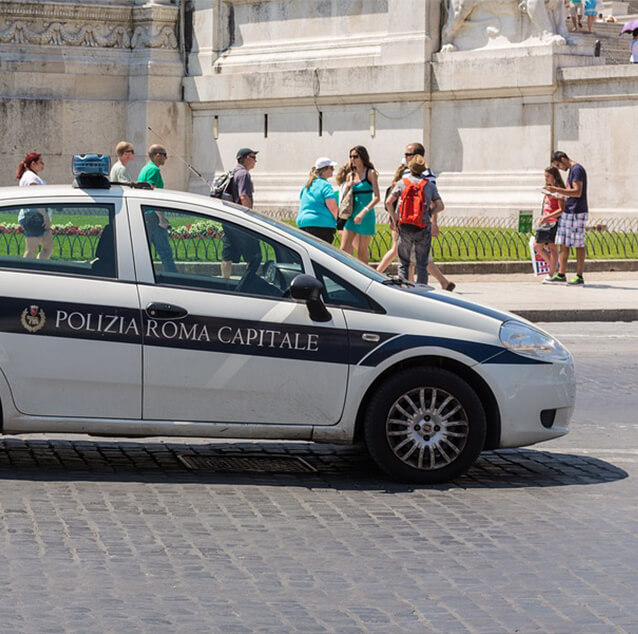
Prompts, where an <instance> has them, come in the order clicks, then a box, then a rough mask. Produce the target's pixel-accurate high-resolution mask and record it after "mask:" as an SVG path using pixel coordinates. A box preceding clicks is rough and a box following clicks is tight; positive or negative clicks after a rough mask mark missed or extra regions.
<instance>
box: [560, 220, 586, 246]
mask: <svg viewBox="0 0 638 634" xmlns="http://www.w3.org/2000/svg"><path fill="white" fill-rule="evenodd" d="M586 223H587V214H566V213H564V212H563V214H562V215H561V217H560V218H559V219H558V230H557V232H556V239H555V240H554V242H555V243H556V244H563V245H565V246H566V247H577V248H578V247H584V246H585V224H586Z"/></svg>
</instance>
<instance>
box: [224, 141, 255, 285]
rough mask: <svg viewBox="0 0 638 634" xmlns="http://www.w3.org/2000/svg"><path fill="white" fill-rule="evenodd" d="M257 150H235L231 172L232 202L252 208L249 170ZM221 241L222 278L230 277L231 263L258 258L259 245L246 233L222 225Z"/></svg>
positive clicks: (245, 148) (251, 186) (251, 183)
mask: <svg viewBox="0 0 638 634" xmlns="http://www.w3.org/2000/svg"><path fill="white" fill-rule="evenodd" d="M257 153H258V151H257V150H251V149H250V148H247V147H243V148H240V149H239V150H237V165H236V166H235V169H234V170H233V179H232V181H231V184H230V191H231V194H232V197H233V202H235V203H237V204H238V205H243V206H244V207H248V209H252V208H253V179H252V178H251V176H250V173H249V172H250V170H251V169H253V168H254V167H255V165H256V164H257ZM223 229H224V236H223V239H222V262H221V273H222V277H226V278H228V277H230V275H231V271H232V266H233V262H240V261H241V259H242V258H243V259H244V262H246V263H247V264H248V263H249V262H251V261H253V260H255V258H257V257H258V256H259V243H258V242H257V241H256V240H255V239H254V238H252V236H250V235H249V234H248V232H246V231H244V230H242V229H239V228H236V227H233V226H231V225H229V224H227V223H223Z"/></svg>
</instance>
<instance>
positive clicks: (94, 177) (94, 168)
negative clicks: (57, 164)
mask: <svg viewBox="0 0 638 634" xmlns="http://www.w3.org/2000/svg"><path fill="white" fill-rule="evenodd" d="M72 168H73V176H75V181H74V182H73V185H74V186H75V187H81V188H83V189H96V188H97V189H108V188H109V187H110V186H111V184H110V183H109V171H110V169H111V157H110V156H108V154H74V155H73V160H72Z"/></svg>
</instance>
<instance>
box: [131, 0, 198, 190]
mask: <svg viewBox="0 0 638 634" xmlns="http://www.w3.org/2000/svg"><path fill="white" fill-rule="evenodd" d="M169 5H171V3H170V2H158V1H157V0H154V1H153V2H148V3H145V4H144V6H141V7H135V8H134V9H133V11H132V23H133V35H132V38H131V55H130V65H129V78H128V83H129V95H128V104H127V119H126V131H127V136H128V138H129V139H130V140H131V142H132V143H134V144H135V146H136V148H138V159H137V161H136V163H137V164H138V165H137V167H138V168H141V166H142V165H143V162H142V156H143V155H144V154H145V151H146V149H148V147H149V146H150V145H152V144H154V143H162V144H163V145H165V146H166V147H167V150H168V157H169V158H168V161H167V163H166V166H165V167H164V168H162V171H163V173H164V182H165V185H166V187H167V188H170V189H186V186H187V183H188V176H189V174H188V170H187V168H186V167H185V165H184V163H183V162H182V161H180V160H179V159H178V158H177V157H178V156H179V157H181V158H182V159H183V160H185V161H186V162H190V109H189V108H188V106H187V105H186V104H184V102H183V101H182V78H183V71H184V62H183V56H182V54H181V52H180V51H179V44H178V39H177V23H178V13H179V9H178V7H176V6H174V5H173V6H169Z"/></svg>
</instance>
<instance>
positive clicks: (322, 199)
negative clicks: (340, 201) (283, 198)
mask: <svg viewBox="0 0 638 634" xmlns="http://www.w3.org/2000/svg"><path fill="white" fill-rule="evenodd" d="M327 198H332V199H334V200H335V201H336V199H337V194H336V192H335V191H334V190H333V189H332V186H331V185H330V183H328V181H327V180H326V179H325V178H315V180H314V181H312V184H311V185H310V187H304V188H303V189H302V190H301V192H300V193H299V199H300V200H301V204H300V206H299V213H298V214H297V226H298V227H329V228H331V229H332V228H334V227H336V226H337V219H336V218H335V217H334V216H333V215H332V212H331V211H330V209H328V207H326V199H327Z"/></svg>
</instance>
